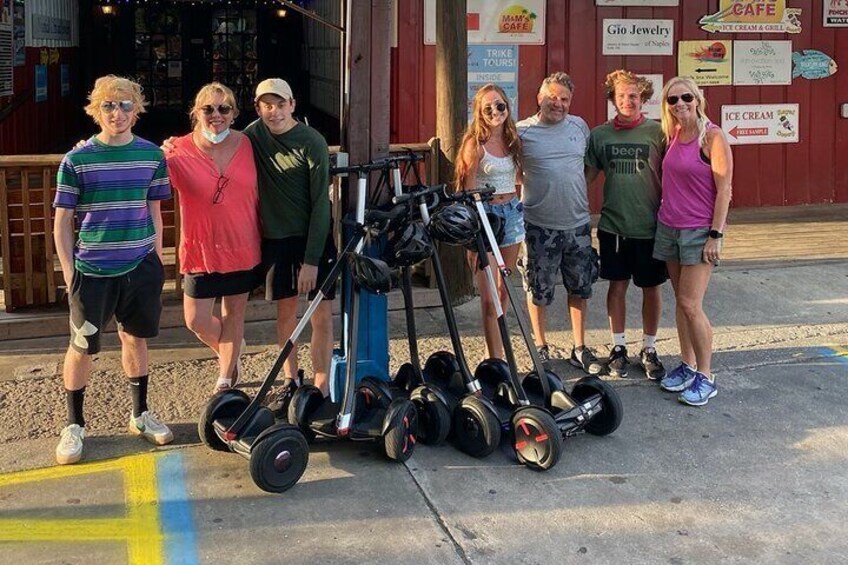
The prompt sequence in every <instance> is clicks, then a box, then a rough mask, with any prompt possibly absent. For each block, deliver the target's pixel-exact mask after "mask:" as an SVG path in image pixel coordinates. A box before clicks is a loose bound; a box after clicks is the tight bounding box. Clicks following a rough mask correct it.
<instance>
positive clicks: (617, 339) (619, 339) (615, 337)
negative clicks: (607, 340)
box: [612, 332, 627, 347]
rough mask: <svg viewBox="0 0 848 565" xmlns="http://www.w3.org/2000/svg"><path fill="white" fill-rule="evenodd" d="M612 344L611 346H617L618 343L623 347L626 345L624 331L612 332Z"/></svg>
mask: <svg viewBox="0 0 848 565" xmlns="http://www.w3.org/2000/svg"><path fill="white" fill-rule="evenodd" d="M612 345H613V347H618V346H619V345H620V346H622V347H625V346H626V345H627V340H626V339H624V332H621V333H620V334H616V333H614V334H612Z"/></svg>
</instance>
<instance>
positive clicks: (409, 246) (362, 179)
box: [198, 154, 623, 493]
mask: <svg viewBox="0 0 848 565" xmlns="http://www.w3.org/2000/svg"><path fill="white" fill-rule="evenodd" d="M418 159H419V158H418V157H417V156H415V155H414V154H408V155H401V156H398V157H392V158H388V159H384V160H381V161H378V162H373V163H368V164H366V165H354V166H351V167H345V168H344V169H341V168H339V169H336V171H335V172H336V173H338V172H345V173H349V174H356V175H357V181H358V182H357V183H356V200H355V213H354V217H353V218H352V219H347V220H344V223H345V224H347V225H348V226H350V227H351V228H352V229H351V230H350V232H351V233H350V235H349V237H348V238H347V242H346V243H345V244H344V245H343V248H342V249H343V250H342V252H341V254H340V256H339V260H338V261H337V262H336V264H335V265H334V267H333V268H332V269H331V271H330V273H328V275H327V277H326V278H325V280H323V281H320V285H321V286H320V287H319V289H318V292H317V295H316V296H315V298H314V299H313V300H312V302H310V304H309V305H308V307H307V309H306V312H305V313H304V314H303V316H302V317H301V320H300V321H299V323H298V324H297V326H296V327H295V329H294V331H293V332H292V335H291V336H290V337H289V339H288V340H287V341H286V343H285V344H284V346H283V347H282V349H281V350H280V352H279V354H278V356H277V358H276V360H275V362H274V363H273V365H272V367H271V368H270V369H269V371H268V372H267V374H266V376H265V378H264V380H263V381H262V384H261V386H260V387H259V389H258V390H257V392H256V393H255V395H254V396H253V398H251V397H250V396H248V394H246V393H245V392H244V391H243V390H240V389H229V390H226V391H223V392H220V393H218V394H216V395H215V396H213V397H212V398H211V399H210V400H209V402H208V403H207V405H206V407H205V409H204V411H203V414H202V415H201V418H200V422H199V424H198V431H199V434H200V437H201V440H202V441H203V443H204V444H206V445H207V446H208V447H210V448H211V449H214V450H218V451H231V452H234V453H238V454H240V455H242V456H243V457H245V458H247V459H248V460H249V461H250V474H251V478H252V479H253V481H254V482H255V483H256V485H257V486H258V487H259V488H261V489H262V490H265V491H268V492H274V493H281V492H284V491H286V490H288V489H289V488H291V487H292V486H294V485H295V484H296V483H297V481H298V480H299V479H300V477H301V476H302V475H303V473H304V471H305V470H306V467H307V465H308V461H309V443H311V442H313V441H315V440H316V439H318V438H321V439H322V440H327V439H348V440H353V441H366V442H370V443H374V444H377V445H379V446H380V447H381V449H382V451H383V453H384V454H385V455H386V457H387V458H388V459H390V460H395V461H399V462H403V461H406V460H407V459H409V457H411V455H412V454H413V452H414V450H415V446H416V443H417V442H418V441H421V442H422V443H426V444H431V445H438V444H441V443H442V442H444V441H445V440H446V439H447V440H449V442H450V443H452V444H453V445H454V446H455V447H457V448H458V449H459V450H461V451H463V452H465V453H467V454H469V455H471V456H474V457H486V456H488V455H489V454H491V453H492V452H493V451H495V449H497V447H498V445H499V444H501V442H502V441H503V442H509V444H510V448H511V449H512V450H514V452H515V455H516V458H517V460H518V461H519V462H521V463H523V464H524V465H526V466H527V467H529V468H531V469H534V470H539V471H544V470H548V469H550V468H552V467H553V466H554V465H556V463H557V461H559V459H560V457H561V455H562V442H563V440H565V439H567V438H570V437H572V436H574V435H577V434H579V433H582V432H588V433H590V434H594V435H607V434H610V433H612V432H614V431H615V430H616V429H617V428H618V426H619V424H620V423H621V419H622V414H623V409H622V405H621V401H620V399H619V397H618V394H617V392H616V391H615V389H614V388H613V387H611V386H610V385H609V384H607V383H606V382H604V381H602V380H601V379H599V378H597V377H594V376H593V377H584V378H581V379H579V380H578V381H577V383H576V384H575V385H574V386H573V387H572V390H571V392H570V393H568V392H566V390H565V387H564V385H563V383H562V381H561V379H560V378H559V376H558V375H556V374H555V373H553V372H551V371H550V370H548V369H547V368H545V366H544V365H543V364H542V362H541V360H540V359H539V356H538V353H537V352H536V349H535V346H534V343H533V339H532V336H531V335H530V334H529V332H528V329H527V324H526V322H525V320H524V310H523V308H522V304H519V303H518V302H517V301H516V300H514V297H513V295H512V291H511V289H510V285H508V284H507V285H505V287H506V290H507V296H508V304H509V306H510V307H511V309H512V310H513V312H514V314H515V318H516V322H517V325H518V328H519V333H520V335H521V338H522V340H523V342H524V344H525V345H526V347H527V350H528V353H529V354H530V359H531V362H532V370H531V371H530V372H529V373H528V374H527V375H525V376H524V378H523V379H522V378H521V376H520V374H519V371H518V367H517V363H516V357H515V352H514V351H513V348H512V342H511V340H510V331H509V322H508V319H507V316H506V313H505V312H504V311H503V309H502V308H501V307H500V300H499V299H498V291H497V287H496V286H495V279H494V273H493V269H492V265H491V261H490V256H492V257H493V258H494V262H495V264H496V266H497V268H498V271H499V273H500V275H501V276H502V277H505V280H506V277H508V276H509V274H510V273H509V270H508V269H507V268H506V267H505V264H504V261H503V257H502V256H501V254H500V252H499V249H498V244H497V239H498V236H497V232H498V231H501V230H499V226H498V225H497V223H496V221H497V218H496V217H494V216H492V215H487V214H486V212H485V209H484V206H483V203H484V202H485V201H486V200H488V199H489V198H491V194H492V192H493V190H490V189H482V190H474V191H465V192H460V193H457V194H447V193H446V192H445V187H444V186H443V185H441V186H431V187H428V186H424V185H423V184H422V183H421V182H420V179H418V178H417V168H416V167H415V164H416V163H415V162H416V161H417V160H418ZM401 163H406V164H407V166H408V167H407V168H408V170H413V171H415V173H416V181H417V182H416V183H415V184H413V185H410V186H404V185H403V184H402V182H401V179H400V172H399V166H400V164H401ZM373 171H381V172H382V173H383V175H384V176H391V179H392V183H391V187H392V189H393V190H392V192H393V193H394V194H393V198H392V201H391V203H390V204H388V205H386V204H383V205H381V206H379V207H377V206H372V207H370V208H368V207H367V201H366V200H367V198H366V192H367V190H366V189H367V187H366V177H367V175H368V174H369V173H371V172H373ZM493 224H494V225H493ZM433 240H436V241H439V242H441V243H443V244H449V245H464V246H468V247H469V248H471V249H473V250H476V252H477V255H478V266H479V268H480V269H481V270H482V271H483V272H484V273H485V276H486V280H487V282H488V284H487V285H486V286H487V288H481V289H479V291H480V292H481V293H482V292H489V293H492V297H493V302H494V304H495V307H496V312H497V324H498V329H499V331H500V335H501V338H502V341H503V344H504V354H505V355H504V356H505V358H506V359H505V360H500V359H486V360H484V361H483V362H482V363H480V365H479V366H478V367H477V369H476V370H475V372H474V373H473V374H472V373H471V371H470V369H469V367H468V363H467V360H466V358H465V355H464V352H463V348H462V340H461V338H460V335H459V331H458V327H457V324H456V319H455V316H454V313H453V310H452V307H451V301H450V296H449V294H448V291H447V285H446V282H445V279H444V273H443V270H442V266H441V262H440V260H439V256H438V253H436V252H435V247H434V241H433ZM375 242H380V243H381V245H379V246H377V247H375V248H377V249H379V248H382V249H383V251H382V255H381V257H374V256H370V255H369V254H367V253H365V251H366V249H367V247H368V246H369V245H370V244H372V243H375ZM428 258H431V260H432V267H433V273H434V276H435V279H436V286H437V288H438V290H439V296H440V298H441V302H442V306H443V312H444V314H445V322H446V325H447V329H448V335H449V337H450V340H451V346H452V349H453V352H446V351H437V352H434V353H432V354H431V355H430V356H429V357H428V358H427V361H426V362H425V363H424V366H423V368H422V366H421V361H420V358H419V350H418V342H417V334H416V329H415V316H414V308H413V303H412V291H411V279H412V275H411V269H412V266H413V265H414V264H416V263H419V262H421V261H423V260H425V259H428ZM397 271H399V275H398V274H397ZM343 273H344V275H345V276H346V277H347V279H348V280H349V288H350V292H351V296H350V297H349V301H348V303H347V304H348V307H347V311H346V312H345V314H346V316H347V319H346V321H345V323H344V325H343V326H344V327H343V334H345V335H343V338H342V343H343V349H344V356H345V357H346V359H345V360H344V361H345V363H346V365H345V367H344V379H343V388H342V390H343V392H342V395H341V398H340V399H339V401H334V400H332V399H331V397H327V398H325V397H324V395H323V393H322V392H321V391H320V390H319V389H317V388H316V387H314V386H312V385H310V384H305V383H302V382H301V383H298V385H299V386H298V387H297V389H296V390H295V391H294V393H293V394H292V395H291V399H290V402H289V404H288V406H287V410H285V409H284V410H282V414H280V413H279V411H278V412H277V413H276V417H275V412H272V411H271V410H270V409H269V408H268V407H267V406H265V405H264V403H265V401H266V397H267V396H268V393H269V392H270V390H271V387H272V386H273V384H274V381H275V380H276V379H277V377H278V376H279V374H280V371H281V369H282V367H283V364H284V363H285V361H286V359H287V358H288V357H289V356H290V355H292V354H296V351H295V347H296V346H295V344H296V342H297V339H298V337H299V336H300V334H301V333H302V332H303V330H304V329H305V327H306V325H307V324H308V323H309V320H310V319H311V317H312V315H313V314H314V312H315V310H316V309H317V308H318V305H319V304H320V303H321V301H322V300H323V299H324V297H325V296H326V295H327V293H328V292H329V289H330V288H331V287H332V285H333V284H335V282H336V280H337V279H338V278H339V277H340V276H341V275H342V274H343ZM398 279H399V284H397V283H398ZM393 286H399V288H400V290H401V292H402V293H403V297H404V311H405V315H406V328H407V338H408V343H409V352H410V359H409V360H408V362H405V363H403V364H402V365H401V367H400V369H399V370H398V372H397V373H396V374H395V375H394V377H393V378H392V377H389V378H388V379H386V378H384V377H381V376H378V375H368V374H366V375H362V374H358V373H361V372H362V371H361V370H359V371H358V370H357V369H358V367H359V366H360V365H359V364H358V363H357V355H358V350H357V346H358V339H359V332H360V328H359V326H360V324H359V323H357V321H358V315H359V312H358V308H359V302H360V295H361V293H364V292H368V293H377V294H385V293H388V292H389V291H390V290H391V289H392V288H393ZM386 347H388V344H386ZM285 416H287V417H285ZM284 417H285V418H284Z"/></svg>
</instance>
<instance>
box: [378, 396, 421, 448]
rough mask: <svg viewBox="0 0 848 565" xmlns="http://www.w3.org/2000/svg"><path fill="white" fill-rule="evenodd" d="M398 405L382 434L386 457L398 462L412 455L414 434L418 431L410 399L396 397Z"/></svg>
mask: <svg viewBox="0 0 848 565" xmlns="http://www.w3.org/2000/svg"><path fill="white" fill-rule="evenodd" d="M394 402H396V403H398V405H400V407H399V409H398V410H397V411H396V412H395V414H394V417H393V418H392V421H391V422H389V425H388V427H387V429H386V432H385V434H383V451H384V453H385V454H386V457H388V458H389V459H391V460H392V461H398V462H399V463H403V462H405V461H406V460H407V459H409V458H410V457H412V453H413V452H414V451H415V441H416V440H415V435H416V433H417V431H418V413H417V412H416V410H415V405H414V404H413V403H412V401H411V400H406V399H405V398H404V399H397V400H395V401H394Z"/></svg>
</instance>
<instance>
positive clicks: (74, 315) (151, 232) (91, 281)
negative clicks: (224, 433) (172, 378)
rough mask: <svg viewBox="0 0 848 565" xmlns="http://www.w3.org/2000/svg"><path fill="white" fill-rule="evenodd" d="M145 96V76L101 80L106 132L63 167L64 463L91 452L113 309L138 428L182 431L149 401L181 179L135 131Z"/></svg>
mask: <svg viewBox="0 0 848 565" xmlns="http://www.w3.org/2000/svg"><path fill="white" fill-rule="evenodd" d="M144 103H145V102H144V96H143V95H142V93H141V87H140V86H139V85H138V84H136V83H134V82H132V81H130V80H128V79H125V78H120V77H116V76H113V75H109V76H105V77H101V78H99V79H97V81H96V82H95V84H94V90H93V91H92V93H91V96H90V103H89V104H88V106H86V107H85V112H86V113H87V114H88V115H89V116H91V117H92V118H93V119H94V121H95V122H96V123H97V124H98V125H99V126H100V133H98V134H97V135H95V136H94V137H92V138H91V139H89V140H88V141H87V142H86V143H85V144H84V145H83V146H82V147H80V148H78V149H74V150H73V151H71V152H70V153H68V154H67V155H65V158H64V159H63V160H62V164H61V165H60V166H59V174H58V178H57V183H56V199H55V200H54V202H53V207H54V208H55V209H56V217H55V222H54V238H55V241H56V251H57V253H58V255H59V261H60V262H61V264H62V275H63V277H64V279H65V284H66V285H67V288H68V294H69V303H70V311H71V343H70V347H68V352H67V353H66V355H65V363H64V368H63V370H62V377H63V379H64V384H65V395H66V400H67V408H68V420H67V426H66V427H65V428H64V429H63V430H62V434H61V437H60V440H59V445H58V446H57V447H56V461H57V462H58V463H60V464H62V465H66V464H70V463H76V462H77V461H79V460H80V458H81V457H82V442H83V439H84V438H85V419H84V418H83V399H84V395H85V387H86V385H87V384H88V379H89V376H90V374H91V365H92V363H91V356H92V355H94V354H96V353H98V352H99V351H100V339H101V334H102V330H103V328H104V327H105V326H106V325H107V324H108V323H109V321H110V320H111V318H112V316H113V315H114V316H115V318H116V320H117V322H118V336H119V338H120V340H121V361H122V363H123V367H124V371H125V372H126V373H127V376H128V377H129V384H130V392H131V396H132V414H131V415H130V419H129V432H130V433H131V434H133V435H137V436H141V437H144V438H145V439H147V440H148V441H150V442H152V443H154V444H157V445H164V444H167V443H170V442H171V441H173V439H174V436H173V434H172V433H171V430H169V429H168V427H167V426H165V425H164V424H162V423H161V422H159V421H158V420H157V418H156V417H155V416H154V415H153V414H152V413H151V412H149V411H148V409H147V381H148V376H147V375H148V358H147V338H150V337H155V336H156V335H157V334H158V333H159V316H160V314H161V312H162V301H161V294H162V285H163V283H164V279H165V275H164V268H163V266H162V259H161V254H162V214H161V211H160V203H161V201H162V200H165V199H168V198H170V197H171V185H170V183H169V182H168V172H167V169H166V168H165V158H164V155H163V153H162V151H161V150H160V149H159V148H158V147H157V146H156V145H154V144H153V143H150V142H149V141H146V140H144V139H141V138H139V137H136V136H134V135H133V133H132V127H133V125H134V124H135V122H136V120H137V119H138V116H139V114H141V113H142V112H144ZM75 215H76V219H77V225H78V227H79V238H78V239H76V240H75V238H74V216H75Z"/></svg>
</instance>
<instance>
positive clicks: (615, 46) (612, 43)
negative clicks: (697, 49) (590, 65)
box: [603, 19, 674, 55]
mask: <svg viewBox="0 0 848 565" xmlns="http://www.w3.org/2000/svg"><path fill="white" fill-rule="evenodd" d="M672 41H674V20H608V19H605V20H604V48H603V54H604V55H672V54H673V49H674V47H673V45H672Z"/></svg>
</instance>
